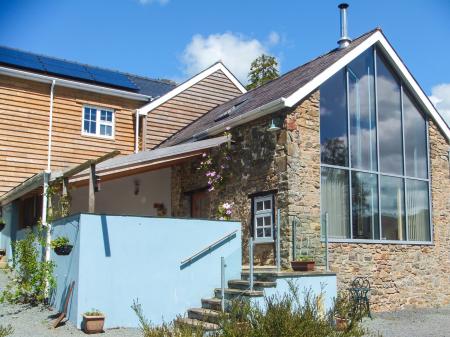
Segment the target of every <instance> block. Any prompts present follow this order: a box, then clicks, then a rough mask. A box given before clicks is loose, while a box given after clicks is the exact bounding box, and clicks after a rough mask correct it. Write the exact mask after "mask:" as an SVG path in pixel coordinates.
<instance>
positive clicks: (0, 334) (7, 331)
mask: <svg viewBox="0 0 450 337" xmlns="http://www.w3.org/2000/svg"><path fill="white" fill-rule="evenodd" d="M13 332H14V330H13V328H12V326H11V325H8V326H6V327H5V326H3V325H0V337H6V336H9V335H12V333H13Z"/></svg>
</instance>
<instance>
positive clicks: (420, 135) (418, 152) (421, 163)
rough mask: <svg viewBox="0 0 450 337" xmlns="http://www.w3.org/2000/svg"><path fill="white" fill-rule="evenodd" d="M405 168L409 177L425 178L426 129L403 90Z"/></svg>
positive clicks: (419, 114)
mask: <svg viewBox="0 0 450 337" xmlns="http://www.w3.org/2000/svg"><path fill="white" fill-rule="evenodd" d="M403 121H404V130H405V165H406V167H405V170H406V175H407V176H410V177H419V178H427V177H428V174H427V164H428V163H427V129H426V127H427V126H426V125H427V124H426V121H425V118H424V116H423V115H422V113H421V112H420V111H419V110H418V109H417V108H416V106H415V105H414V103H413V101H412V99H411V98H410V97H409V95H408V94H407V93H406V92H405V91H404V95H403Z"/></svg>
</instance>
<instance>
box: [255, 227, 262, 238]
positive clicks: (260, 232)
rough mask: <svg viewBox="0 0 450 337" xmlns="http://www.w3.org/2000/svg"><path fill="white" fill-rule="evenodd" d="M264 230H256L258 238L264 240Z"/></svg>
mask: <svg viewBox="0 0 450 337" xmlns="http://www.w3.org/2000/svg"><path fill="white" fill-rule="evenodd" d="M263 233H264V232H263V229H262V228H258V229H257V230H256V237H258V238H262V237H263Z"/></svg>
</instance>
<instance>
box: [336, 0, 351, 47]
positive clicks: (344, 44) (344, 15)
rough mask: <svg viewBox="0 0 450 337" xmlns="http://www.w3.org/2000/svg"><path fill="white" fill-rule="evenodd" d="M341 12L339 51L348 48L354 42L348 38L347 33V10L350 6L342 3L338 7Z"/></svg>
mask: <svg viewBox="0 0 450 337" xmlns="http://www.w3.org/2000/svg"><path fill="white" fill-rule="evenodd" d="M338 8H339V10H340V12H341V38H340V39H339V41H338V44H339V49H343V48H346V47H348V45H349V44H350V42H352V40H351V39H350V38H349V37H348V31H347V8H348V4H346V3H342V4H340V5H339V6H338Z"/></svg>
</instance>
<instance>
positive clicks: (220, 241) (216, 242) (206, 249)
mask: <svg viewBox="0 0 450 337" xmlns="http://www.w3.org/2000/svg"><path fill="white" fill-rule="evenodd" d="M237 231H238V230H237V229H236V230H234V231H232V232H231V233H228V234H226V235H225V236H223V237H222V238H220V239H219V240H217V241H214V242H213V243H211V244H210V245H209V246H207V247H206V248H204V249H202V250H200V251H198V252H197V253H195V254H193V255H191V256H190V257H188V258H187V259H184V260H182V261H181V264H182V265H184V264H186V263H188V262H191V261H192V260H194V259H195V258H197V257H199V256H200V255H203V254H204V253H206V252H208V251H210V250H211V249H212V248H214V247H215V246H217V245H219V244H221V243H222V242H224V241H226V240H228V239H229V238H230V237H232V236H233V235H235V234H236V233H237Z"/></svg>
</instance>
